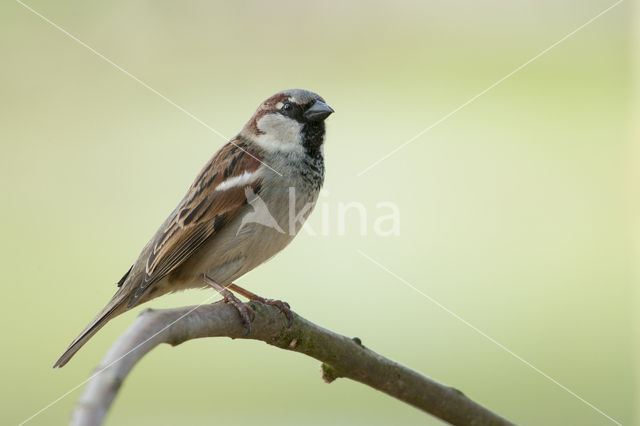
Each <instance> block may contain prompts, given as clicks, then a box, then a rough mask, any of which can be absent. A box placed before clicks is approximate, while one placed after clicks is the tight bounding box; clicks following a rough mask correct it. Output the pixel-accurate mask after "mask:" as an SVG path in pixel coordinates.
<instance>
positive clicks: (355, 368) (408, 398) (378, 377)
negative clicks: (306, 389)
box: [71, 302, 513, 426]
mask: <svg viewBox="0 0 640 426" xmlns="http://www.w3.org/2000/svg"><path fill="white" fill-rule="evenodd" d="M249 303H250V304H251V306H252V307H253V308H254V311H255V313H256V316H255V319H254V321H253V322H252V328H251V333H250V334H249V335H248V336H243V334H244V332H245V330H244V328H243V326H242V323H241V321H240V318H239V316H238V314H237V312H236V310H235V308H233V307H232V306H229V305H227V304H225V303H221V302H219V303H214V304H210V305H202V306H197V307H184V308H177V309H167V310H151V309H148V310H146V311H144V312H143V313H142V314H141V315H140V316H139V317H138V319H137V320H136V322H135V323H134V324H133V325H132V326H131V327H130V328H129V329H128V330H127V331H126V332H125V333H124V334H123V335H122V336H121V337H120V338H119V339H118V340H116V342H115V343H114V344H113V346H112V347H111V348H110V349H109V351H108V352H107V354H106V355H105V357H104V358H103V360H102V362H101V364H100V365H99V366H98V367H97V368H96V370H95V372H94V374H93V375H92V376H91V378H90V380H89V383H88V384H87V386H86V388H85V390H84V392H83V394H82V396H81V397H80V399H79V400H78V402H77V404H76V406H75V409H74V411H73V415H72V418H71V425H74V426H95V425H100V424H102V422H103V420H104V417H105V416H106V414H107V412H108V410H109V407H110V406H111V403H112V402H113V400H114V398H115V397H116V395H117V393H118V390H119V388H120V386H121V385H122V383H123V381H124V379H125V378H126V376H127V374H128V373H129V372H130V371H131V369H132V368H133V366H134V365H135V364H136V363H137V362H138V361H140V359H142V357H143V356H144V355H145V354H147V353H148V352H149V351H151V350H152V349H153V348H155V347H156V346H158V345H159V344H161V343H168V344H170V345H173V346H177V345H179V344H180V343H182V342H185V341H187V340H191V339H197V338H202V337H222V336H226V337H231V338H232V339H236V338H245V339H254V340H261V341H263V342H266V343H268V344H270V345H272V346H276V347H278V348H281V349H285V350H290V351H295V352H300V353H302V354H305V355H308V356H310V357H312V358H315V359H317V360H319V361H321V362H322V363H323V364H322V378H323V379H324V380H325V381H326V382H328V383H330V382H332V381H333V380H335V379H337V378H341V377H344V378H349V379H352V380H355V381H358V382H360V383H363V384H365V385H367V386H371V387H372V388H374V389H377V390H379V391H382V392H384V393H386V394H388V395H390V396H393V397H394V398H397V399H399V400H401V401H403V402H405V403H407V404H410V405H413V406H414V407H416V408H418V409H420V410H423V411H425V412H427V413H429V414H432V415H434V416H436V417H438V418H440V419H442V420H444V421H445V422H448V423H450V424H453V425H474V426H484V425H492V426H493V425H500V426H501V425H512V424H513V423H511V422H509V421H508V420H506V419H504V418H502V417H500V416H499V415H497V414H495V413H493V412H491V411H490V410H488V409H486V408H484V407H483V406H481V405H480V404H478V403H476V402H474V401H472V400H471V399H469V398H467V397H466V396H465V395H464V394H463V393H462V392H460V391H458V390H456V389H454V388H451V387H448V386H444V385H442V384H440V383H438V382H435V381H433V380H431V379H429V378H427V377H425V376H423V375H421V374H419V373H417V372H415V371H413V370H410V369H409V368H407V367H404V366H402V365H400V364H398V363H396V362H394V361H391V360H389V359H387V358H385V357H383V356H382V355H379V354H377V353H376V352H373V351H372V350H370V349H368V348H366V347H365V346H363V345H362V343H361V342H360V340H359V339H357V338H353V339H350V338H348V337H345V336H342V335H340V334H337V333H334V332H332V331H330V330H326V329H324V328H322V327H320V326H318V325H316V324H314V323H312V322H310V321H308V320H306V319H304V318H303V317H301V316H299V315H297V314H295V313H294V321H293V325H292V326H291V327H290V328H287V321H286V319H285V317H284V315H282V314H281V313H280V311H279V310H278V309H277V308H275V307H273V306H268V305H264V304H261V303H258V302H249Z"/></svg>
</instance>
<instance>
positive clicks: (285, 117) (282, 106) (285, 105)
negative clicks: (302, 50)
mask: <svg viewBox="0 0 640 426" xmlns="http://www.w3.org/2000/svg"><path fill="white" fill-rule="evenodd" d="M332 112H333V109H332V108H331V107H330V106H329V105H327V104H326V103H325V102H324V99H322V98H321V97H320V96H319V95H317V94H315V93H313V92H309V91H307V90H301V89H293V90H285V91H282V92H279V93H276V94H275V95H273V96H271V97H270V98H269V99H267V100H266V101H264V102H263V103H262V104H261V105H260V106H259V107H258V110H257V111H256V112H255V114H254V115H253V117H251V120H249V122H248V123H247V124H246V125H245V127H244V129H243V130H242V133H241V135H243V136H245V137H248V138H249V139H251V140H252V141H253V142H255V143H257V144H258V145H259V146H260V147H261V148H262V149H264V150H265V151H268V152H278V151H279V152H285V153H290V152H300V153H304V152H306V153H308V154H310V153H313V152H316V151H319V150H320V147H321V146H322V143H323V142H324V120H325V119H326V118H327V117H328V116H329V115H330V114H331V113H332Z"/></svg>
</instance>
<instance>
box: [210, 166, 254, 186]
mask: <svg viewBox="0 0 640 426" xmlns="http://www.w3.org/2000/svg"><path fill="white" fill-rule="evenodd" d="M259 171H260V169H258V170H256V171H255V172H251V173H249V172H247V171H246V170H245V172H244V173H242V174H241V175H240V176H234V177H232V178H228V179H227V180H225V181H222V182H220V185H218V186H216V191H226V190H227V189H230V188H234V187H236V186H247V185H249V184H250V183H251V182H253V181H254V180H256V179H258V178H259V177H260V174H259V173H258V172H259Z"/></svg>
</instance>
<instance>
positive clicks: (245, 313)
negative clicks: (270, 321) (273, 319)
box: [224, 297, 256, 337]
mask: <svg viewBox="0 0 640 426" xmlns="http://www.w3.org/2000/svg"><path fill="white" fill-rule="evenodd" d="M224 301H225V303H228V304H230V305H232V306H233V307H234V308H236V310H237V311H238V314H239V315H240V319H241V320H242V325H243V326H244V328H245V332H244V334H243V335H242V337H246V336H248V335H249V333H251V322H252V321H253V319H254V318H255V316H256V313H255V312H254V310H253V308H252V307H251V306H249V305H247V304H244V303H242V302H241V301H240V300H239V299H237V298H236V297H225V298H224Z"/></svg>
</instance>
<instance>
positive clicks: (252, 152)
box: [54, 89, 333, 368]
mask: <svg viewBox="0 0 640 426" xmlns="http://www.w3.org/2000/svg"><path fill="white" fill-rule="evenodd" d="M332 112H333V109H332V108H331V107H330V106H328V105H327V104H326V103H325V102H324V100H323V99H322V98H321V97H320V96H318V95H317V94H315V93H312V92H309V91H306V90H299V89H296V90H286V91H283V92H280V93H276V94H275V95H273V96H271V97H270V98H269V99H267V100H266V101H264V102H263V103H262V104H261V105H260V106H259V107H258V110H257V111H256V112H255V114H254V115H253V117H251V119H250V120H249V122H248V123H247V124H246V125H245V126H244V128H243V129H242V131H241V132H240V133H239V134H238V136H236V137H235V138H234V139H233V140H231V141H230V142H228V143H227V144H225V145H224V146H223V147H222V148H221V149H220V150H219V151H218V152H217V153H216V154H214V155H213V157H212V158H211V159H210V160H209V162H208V163H207V164H206V165H205V166H204V168H203V169H202V171H201V172H200V174H199V175H198V177H197V178H196V180H195V182H194V183H193V184H192V185H191V187H190V188H189V190H188V191H187V194H186V195H185V197H184V198H183V200H182V201H181V202H180V204H178V207H176V209H175V210H174V211H173V213H171V214H170V215H169V217H168V218H167V219H166V220H165V221H164V223H163V224H162V226H160V229H158V231H157V232H156V234H155V235H154V236H153V238H152V239H151V241H149V243H147V245H146V246H145V247H144V248H143V249H142V253H140V256H139V257H138V260H136V262H135V263H134V264H133V266H132V267H131V269H129V271H128V272H127V273H126V274H124V276H123V277H122V279H121V280H120V281H119V282H118V284H117V285H118V291H117V292H116V294H115V295H114V296H113V297H112V298H111V300H110V301H109V303H107V306H105V307H104V308H103V309H102V311H101V312H100V313H99V314H98V315H97V316H96V317H95V318H94V319H93V321H91V323H90V324H89V325H88V326H87V327H86V328H85V329H84V330H83V331H82V333H80V335H79V336H78V337H77V338H76V339H75V340H74V341H73V342H72V343H71V345H69V348H68V349H67V350H66V351H65V352H64V353H63V354H62V356H61V357H60V359H58V361H57V362H56V363H55V365H54V368H56V367H62V366H64V365H65V364H66V363H67V362H68V361H69V359H71V357H72V356H73V355H74V354H75V353H76V352H77V351H78V350H79V349H80V348H81V347H82V345H84V344H85V343H86V342H87V340H89V339H90V338H91V337H92V336H93V335H94V334H95V333H96V332H97V331H98V330H100V328H102V327H103V326H104V325H105V324H106V323H107V322H108V321H109V320H111V319H112V318H114V317H116V316H118V315H120V314H121V313H123V312H125V311H127V310H129V309H131V308H133V307H134V306H137V305H139V304H141V303H145V302H147V301H149V300H151V299H154V298H156V297H158V296H161V295H163V294H166V293H170V292H174V291H178V290H183V289H187V288H202V287H207V286H211V287H213V288H214V289H216V290H217V291H218V292H220V293H221V294H222V296H223V297H224V300H225V301H226V302H227V303H230V304H232V305H233V306H235V307H236V308H237V310H238V312H239V314H240V316H241V318H242V320H243V323H244V324H245V327H246V328H247V333H248V332H249V331H250V326H251V317H252V314H253V312H252V311H251V308H249V307H248V306H247V305H245V304H243V303H241V302H240V300H239V299H238V298H237V297H236V296H234V294H233V293H232V292H231V291H230V290H233V291H235V292H237V293H238V294H241V295H243V296H245V297H247V298H249V299H251V300H258V301H262V302H265V303H269V304H274V305H276V306H279V307H280V308H281V310H283V311H284V312H285V314H287V316H288V317H289V318H290V320H291V318H292V316H291V312H290V311H289V309H288V305H287V304H286V303H283V302H280V301H277V300H271V299H263V298H261V297H259V296H257V295H255V294H253V293H251V292H249V291H247V290H244V289H243V288H241V287H238V286H237V285H235V284H233V281H234V280H236V279H237V278H239V277H241V276H242V275H244V274H246V273H247V272H249V271H250V270H252V269H253V268H255V267H256V266H258V265H260V264H261V263H263V262H265V261H266V260H268V259H269V258H271V257H272V256H274V255H275V254H276V253H278V252H279V251H280V250H282V249H283V248H284V247H285V246H286V245H287V244H289V243H290V242H291V240H292V239H293V237H294V236H295V235H296V233H297V232H298V231H299V228H300V227H299V226H297V225H298V224H299V223H300V225H301V222H304V220H305V219H306V218H307V216H308V215H309V213H310V212H311V208H312V207H313V205H314V204H315V202H316V200H317V198H318V193H319V191H320V187H321V186H322V182H323V179H324V158H323V148H322V144H323V142H324V136H325V125H324V120H325V119H326V118H327V117H328V116H329V115H330V114H331V113H332ZM292 195H293V196H292ZM256 200H257V201H259V202H255V201H256ZM256 206H259V207H260V209H258V208H257V207H256ZM260 212H262V214H259V213H260ZM264 212H266V215H267V217H268V220H266V221H264V220H256V219H255V218H254V217H253V216H250V215H254V216H264ZM295 212H300V213H295ZM292 214H295V215H296V216H295V220H294V219H293V218H292V217H291V215H292ZM269 215H270V216H269ZM247 218H251V220H247ZM243 219H245V220H243ZM273 222H275V225H274V223H273ZM265 224H266V225H267V226H265Z"/></svg>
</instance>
